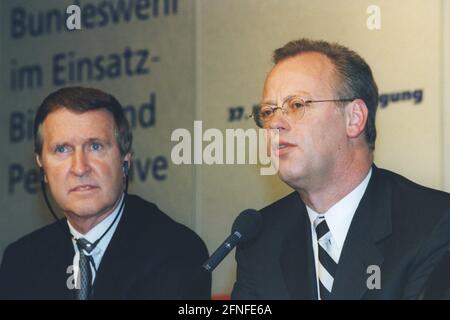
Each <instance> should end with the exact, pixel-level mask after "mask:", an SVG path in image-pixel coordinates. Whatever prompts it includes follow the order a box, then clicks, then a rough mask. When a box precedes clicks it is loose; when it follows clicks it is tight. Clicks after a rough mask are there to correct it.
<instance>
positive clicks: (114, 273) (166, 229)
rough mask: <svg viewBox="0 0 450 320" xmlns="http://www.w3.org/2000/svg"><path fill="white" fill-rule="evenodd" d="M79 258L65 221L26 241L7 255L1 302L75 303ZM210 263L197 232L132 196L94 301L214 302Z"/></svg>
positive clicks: (1, 269) (96, 285) (0, 275)
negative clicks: (72, 279)
mask: <svg viewBox="0 0 450 320" xmlns="http://www.w3.org/2000/svg"><path fill="white" fill-rule="evenodd" d="M74 254H75V253H74V248H73V244H72V241H71V239H70V235H69V229H68V227H67V223H66V222H65V221H64V222H63V223H61V224H60V225H59V224H57V223H53V224H51V225H49V226H46V227H44V228H42V229H39V230H37V231H35V232H33V233H31V234H29V235H27V236H25V237H23V238H21V239H20V240H18V241H17V242H15V243H13V244H11V245H10V246H9V247H8V248H7V249H6V250H5V253H4V257H3V261H2V265H1V267H0V298H1V299H73V298H74V293H75V292H74V290H69V289H68V287H67V285H66V283H67V280H68V278H69V276H70V274H68V273H66V270H67V268H68V266H69V265H72V264H73V257H74ZM207 258H208V251H207V249H206V247H205V245H204V243H203V241H202V240H201V239H200V238H199V237H198V236H197V235H196V234H195V233H194V232H193V231H191V230H189V229H188V228H186V227H185V226H183V225H181V224H179V223H176V222H175V221H173V220H172V219H171V218H169V217H168V216H167V215H166V214H164V213H163V212H161V211H160V210H159V209H158V208H157V207H156V206H155V205H154V204H152V203H149V202H147V201H145V200H143V199H141V198H139V197H137V196H133V195H128V196H127V197H126V203H125V209H124V212H123V214H122V217H121V219H120V222H119V224H118V226H117V229H116V231H115V233H114V235H113V237H112V239H111V242H110V243H109V245H108V248H107V249H106V251H105V253H104V255H103V258H102V261H101V263H100V266H99V267H98V273H97V275H96V278H95V282H94V286H93V299H210V295H211V277H210V275H209V274H207V273H204V272H203V271H202V268H201V265H202V263H203V262H204V261H205V260H206V259H207Z"/></svg>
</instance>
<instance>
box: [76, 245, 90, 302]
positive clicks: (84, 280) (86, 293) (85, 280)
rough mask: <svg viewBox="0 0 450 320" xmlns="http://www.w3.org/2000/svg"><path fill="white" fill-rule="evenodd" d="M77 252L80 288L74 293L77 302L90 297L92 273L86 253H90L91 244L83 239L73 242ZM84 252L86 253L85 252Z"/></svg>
mask: <svg viewBox="0 0 450 320" xmlns="http://www.w3.org/2000/svg"><path fill="white" fill-rule="evenodd" d="M75 242H76V244H77V247H78V251H79V253H80V262H79V268H80V269H79V270H80V271H79V272H80V273H79V275H78V277H79V281H80V282H79V283H80V287H79V289H78V290H77V291H76V299H77V300H88V299H89V298H90V295H91V282H92V273H91V266H90V258H91V259H92V257H90V256H88V255H87V254H86V252H87V253H88V254H89V253H91V251H92V249H93V246H92V244H91V243H90V242H89V241H87V240H86V239H84V238H79V239H76V240H75ZM85 251H86V252H85Z"/></svg>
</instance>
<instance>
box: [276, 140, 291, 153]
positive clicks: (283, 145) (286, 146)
mask: <svg viewBox="0 0 450 320" xmlns="http://www.w3.org/2000/svg"><path fill="white" fill-rule="evenodd" d="M292 147H295V144H292V143H289V142H286V141H280V142H279V143H278V144H277V145H275V146H274V149H275V154H276V155H278V156H282V155H284V154H286V153H287V152H289V151H290V150H291V149H292Z"/></svg>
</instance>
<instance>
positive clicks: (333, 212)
mask: <svg viewBox="0 0 450 320" xmlns="http://www.w3.org/2000/svg"><path fill="white" fill-rule="evenodd" d="M371 175H372V168H370V170H369V173H368V174H367V175H366V177H365V178H364V179H363V181H361V183H360V184H359V185H358V186H357V187H356V188H355V189H353V190H352V191H351V192H350V193H348V194H347V195H346V196H345V197H344V198H342V199H341V200H339V201H338V202H337V203H335V204H334V205H333V206H332V207H331V208H330V209H328V211H326V212H325V213H323V214H319V213H317V212H316V211H314V210H313V209H311V208H310V207H308V206H306V210H307V211H308V216H309V220H310V221H311V225H314V220H315V219H316V218H317V217H319V216H324V217H325V220H326V222H327V225H328V228H329V229H330V232H331V235H332V236H333V239H334V240H335V241H336V244H337V245H338V249H339V251H340V250H342V247H343V245H344V241H345V238H346V236H347V232H348V229H349V228H350V224H351V222H352V219H353V216H354V215H355V212H356V209H357V208H358V205H359V202H360V201H361V199H362V197H363V195H364V192H365V191H366V188H367V185H368V184H369V180H370V177H371Z"/></svg>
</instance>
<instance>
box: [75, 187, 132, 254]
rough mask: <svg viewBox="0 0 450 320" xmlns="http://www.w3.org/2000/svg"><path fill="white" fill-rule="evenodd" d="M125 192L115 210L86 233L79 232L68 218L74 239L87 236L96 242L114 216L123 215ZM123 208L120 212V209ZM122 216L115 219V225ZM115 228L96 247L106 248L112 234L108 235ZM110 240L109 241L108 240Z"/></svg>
mask: <svg viewBox="0 0 450 320" xmlns="http://www.w3.org/2000/svg"><path fill="white" fill-rule="evenodd" d="M124 196H125V195H124V194H123V193H122V195H121V197H120V200H119V203H118V204H117V205H116V207H115V208H114V211H113V212H112V213H111V214H110V215H108V216H107V217H106V218H105V219H103V220H102V221H101V222H100V223H99V224H97V225H96V226H95V227H94V228H92V229H91V230H89V231H88V232H87V233H86V234H82V233H80V232H78V231H77V230H76V229H75V228H74V227H73V226H72V225H71V224H70V222H69V220H67V224H68V226H69V229H70V233H71V234H72V236H73V237H74V239H79V238H85V239H86V240H88V241H89V242H91V243H94V242H95V241H97V239H98V238H100V237H101V236H102V235H103V233H104V232H105V231H106V230H107V229H108V228H109V226H110V225H111V223H112V222H113V220H114V218H115V217H116V216H117V215H122V212H123V209H124V208H121V207H122V202H123V201H124ZM120 209H122V210H121V211H120V212H119V210H120ZM119 220H120V217H118V218H117V220H116V221H115V223H114V224H115V225H117V223H118V222H119ZM113 230H115V227H114V226H113V227H111V229H110V230H109V231H108V234H106V235H105V236H104V237H103V239H102V240H100V242H99V243H98V245H97V247H96V248H95V249H94V251H95V250H97V248H98V249H100V250H102V251H104V250H106V248H107V246H108V244H109V240H110V239H111V236H108V235H109V234H110V233H112V232H113ZM106 240H108V241H106Z"/></svg>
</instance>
